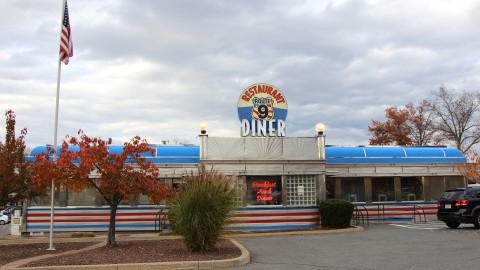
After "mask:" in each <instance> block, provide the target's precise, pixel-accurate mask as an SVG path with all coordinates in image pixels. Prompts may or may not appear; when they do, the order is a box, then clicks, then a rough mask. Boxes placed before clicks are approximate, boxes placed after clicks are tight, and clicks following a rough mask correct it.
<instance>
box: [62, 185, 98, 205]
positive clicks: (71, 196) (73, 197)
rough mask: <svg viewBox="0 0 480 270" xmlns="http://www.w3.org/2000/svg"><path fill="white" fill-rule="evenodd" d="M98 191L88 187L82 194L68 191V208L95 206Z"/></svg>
mask: <svg viewBox="0 0 480 270" xmlns="http://www.w3.org/2000/svg"><path fill="white" fill-rule="evenodd" d="M97 194H98V191H97V190H96V189H95V188H93V187H87V188H85V189H84V190H82V191H80V192H75V191H72V190H68V200H67V205H68V206H94V205H95V200H96V197H97Z"/></svg>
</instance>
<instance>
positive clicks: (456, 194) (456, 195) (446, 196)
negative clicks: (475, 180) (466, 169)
mask: <svg viewBox="0 0 480 270" xmlns="http://www.w3.org/2000/svg"><path fill="white" fill-rule="evenodd" d="M462 196H463V190H452V191H445V192H444V193H443V194H442V197H440V200H447V201H452V200H457V199H460V198H461V197H462Z"/></svg>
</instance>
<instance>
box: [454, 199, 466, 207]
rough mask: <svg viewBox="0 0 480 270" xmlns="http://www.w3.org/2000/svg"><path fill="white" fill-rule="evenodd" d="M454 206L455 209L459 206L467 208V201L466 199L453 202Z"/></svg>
mask: <svg viewBox="0 0 480 270" xmlns="http://www.w3.org/2000/svg"><path fill="white" fill-rule="evenodd" d="M455 205H456V206H457V207H459V206H467V205H468V200H467V199H461V200H457V201H456V202H455Z"/></svg>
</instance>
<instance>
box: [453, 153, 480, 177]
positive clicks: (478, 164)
mask: <svg viewBox="0 0 480 270" xmlns="http://www.w3.org/2000/svg"><path fill="white" fill-rule="evenodd" d="M469 160H470V162H466V163H462V164H460V165H459V166H458V171H459V172H460V173H461V174H462V175H463V176H464V177H465V178H466V179H467V180H469V181H472V182H475V183H478V184H480V155H479V154H478V153H476V152H473V151H472V152H471V153H470V155H469Z"/></svg>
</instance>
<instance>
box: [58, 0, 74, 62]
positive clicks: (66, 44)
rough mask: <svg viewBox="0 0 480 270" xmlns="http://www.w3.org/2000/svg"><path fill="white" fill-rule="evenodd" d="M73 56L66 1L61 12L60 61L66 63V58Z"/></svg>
mask: <svg viewBox="0 0 480 270" xmlns="http://www.w3.org/2000/svg"><path fill="white" fill-rule="evenodd" d="M72 56H73V43H72V35H71V33H70V20H69V19H68V7H67V1H65V12H64V13H63V24H62V33H61V34H60V61H62V62H63V63H65V65H68V59H69V58H70V57H72Z"/></svg>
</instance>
